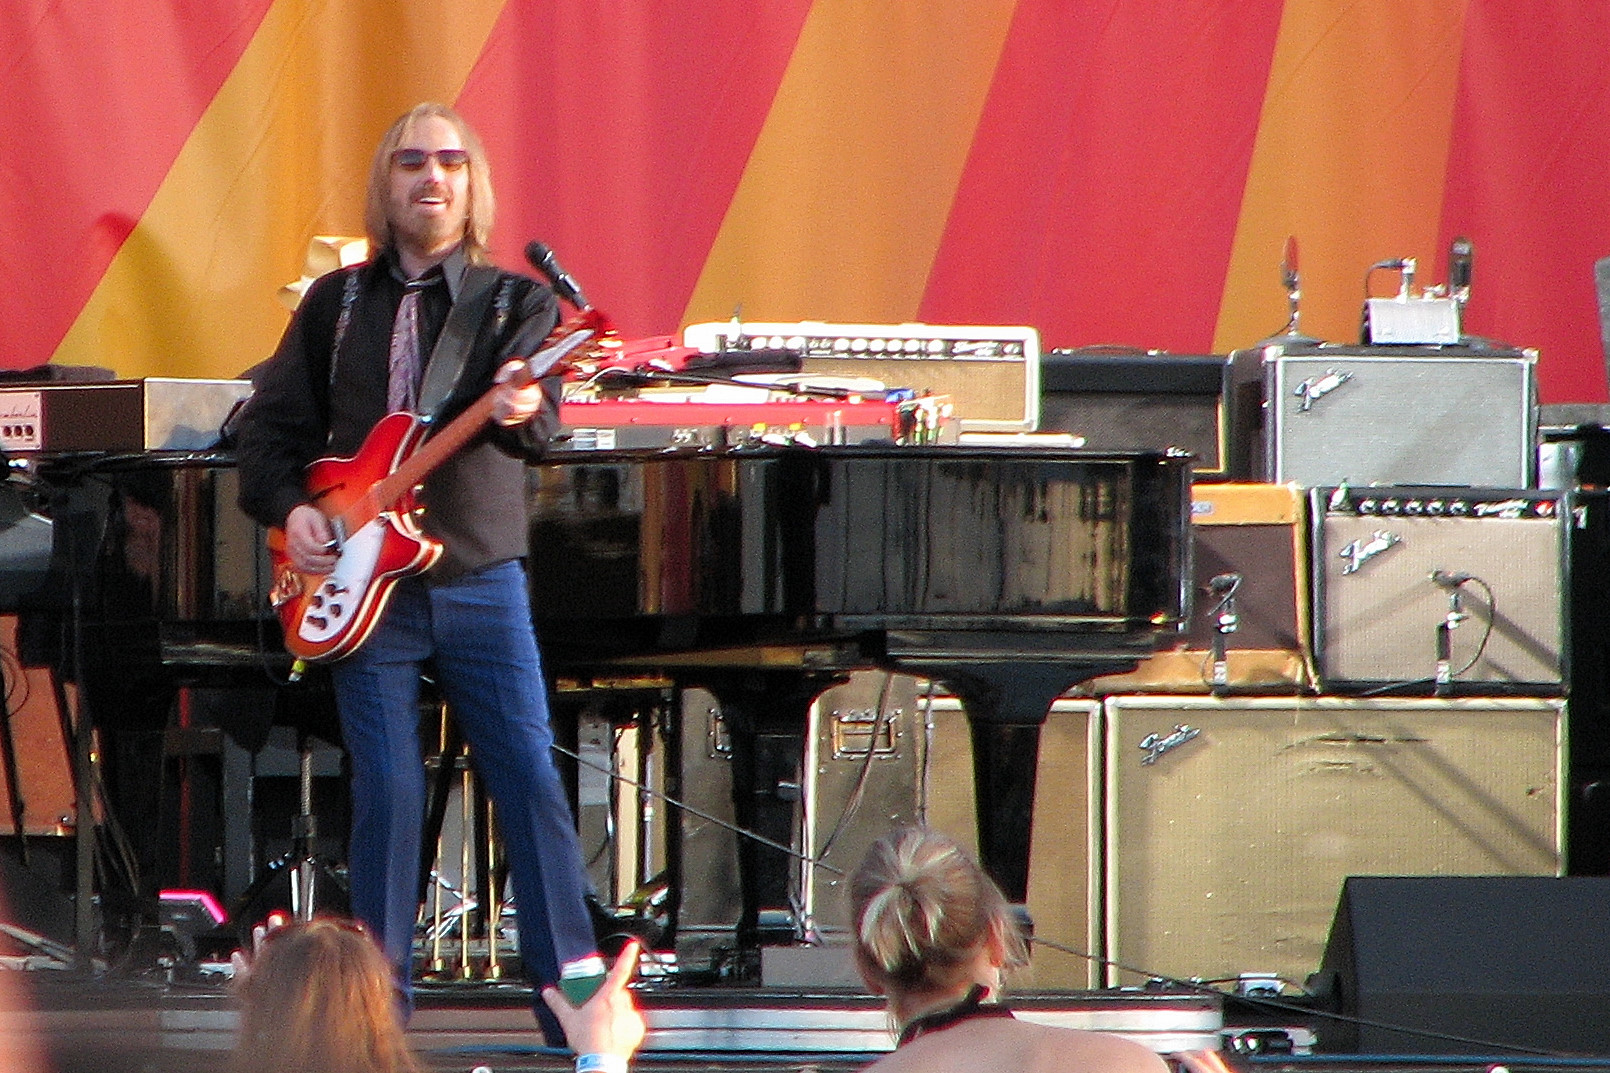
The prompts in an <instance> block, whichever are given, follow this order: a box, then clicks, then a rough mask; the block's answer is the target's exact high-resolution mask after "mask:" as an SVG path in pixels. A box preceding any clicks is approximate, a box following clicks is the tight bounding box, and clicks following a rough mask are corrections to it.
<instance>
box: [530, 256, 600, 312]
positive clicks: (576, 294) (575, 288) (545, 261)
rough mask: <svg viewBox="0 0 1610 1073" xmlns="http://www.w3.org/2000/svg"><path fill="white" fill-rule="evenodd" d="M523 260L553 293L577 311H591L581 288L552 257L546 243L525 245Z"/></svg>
mask: <svg viewBox="0 0 1610 1073" xmlns="http://www.w3.org/2000/svg"><path fill="white" fill-rule="evenodd" d="M525 259H526V260H527V261H530V262H531V267H532V268H535V269H536V270H537V271H538V272H541V273H542V274H543V276H544V277H546V279H547V280H548V282H549V283H551V284H552V285H553V292H554V293H555V294H557V295H558V296H559V297H561V298H563V299H564V300H565V301H567V302H569V303H570V304H571V305H573V306H575V307H576V308H577V309H591V308H592V303H591V302H589V301H587V299H586V297H585V296H583V295H582V293H581V286H580V284H578V283H577V282H576V280H575V277H573V276H572V275H571V274H570V273H569V272H566V271H565V270H564V268H563V266H561V265H560V264H559V258H557V257H555V256H554V255H553V250H551V249H549V247H548V244H547V243H546V242H537V241H535V240H533V241H531V242H528V243H526V247H525Z"/></svg>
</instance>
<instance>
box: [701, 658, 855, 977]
mask: <svg viewBox="0 0 1610 1073" xmlns="http://www.w3.org/2000/svg"><path fill="white" fill-rule="evenodd" d="M840 681H842V678H841V676H838V675H834V674H830V673H826V672H811V671H800V670H797V669H790V670H781V671H768V670H757V669H734V670H731V671H718V672H716V673H714V674H708V675H705V674H701V675H700V679H699V681H698V682H697V684H698V685H700V686H702V687H704V688H705V689H708V690H709V691H710V692H711V694H712V695H714V696H715V698H716V701H717V703H718V704H720V706H721V716H722V719H723V720H724V721H725V722H726V724H727V730H728V733H729V734H730V736H731V741H732V806H733V818H734V819H735V821H736V822H737V824H738V826H739V827H741V828H742V829H743V830H744V831H746V832H752V833H754V834H755V835H759V836H760V837H761V838H764V839H766V840H767V841H768V842H770V843H772V845H768V844H767V843H766V842H762V841H759V840H757V839H755V838H748V837H743V836H740V837H739V839H738V882H739V888H740V891H741V892H742V897H743V909H742V914H741V916H740V917H739V921H738V943H739V946H740V947H741V948H744V949H754V948H756V947H759V946H764V945H767V944H775V943H786V942H791V941H793V939H794V938H795V927H796V923H797V922H796V921H795V920H794V913H793V910H792V903H793V900H794V899H793V890H794V880H793V877H794V857H793V854H792V853H791V852H789V851H787V850H785V849H782V848H779V847H788V846H792V845H793V842H794V835H795V833H796V831H797V829H798V808H799V803H800V786H801V770H800V769H801V764H802V763H803V761H804V757H805V734H806V730H807V727H808V726H809V716H810V708H811V705H812V704H813V703H814V702H815V700H816V698H817V697H818V696H820V695H821V694H822V692H823V691H824V690H826V689H827V688H828V687H830V686H832V685H835V684H836V683H838V682H840ZM686 878H687V879H688V880H690V881H692V882H697V881H698V877H697V876H689V877H686Z"/></svg>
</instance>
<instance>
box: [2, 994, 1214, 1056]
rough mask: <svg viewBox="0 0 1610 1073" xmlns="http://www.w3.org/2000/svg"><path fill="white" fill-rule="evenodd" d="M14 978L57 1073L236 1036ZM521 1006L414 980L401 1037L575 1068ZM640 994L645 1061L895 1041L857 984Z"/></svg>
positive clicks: (136, 1004)
mask: <svg viewBox="0 0 1610 1073" xmlns="http://www.w3.org/2000/svg"><path fill="white" fill-rule="evenodd" d="M19 975H20V976H21V977H23V978H24V980H25V982H26V984H27V986H28V989H29V991H30V992H31V994H32V1000H33V1005H34V1010H33V1013H32V1015H31V1016H21V1015H11V1016H9V1017H7V1018H6V1019H5V1021H4V1022H3V1024H4V1025H5V1030H7V1031H10V1032H14V1033H24V1034H27V1035H29V1036H31V1037H32V1038H33V1039H34V1040H35V1041H37V1042H38V1043H40V1044H41V1045H43V1046H44V1047H45V1048H46V1049H47V1050H48V1051H49V1053H50V1054H51V1056H52V1058H53V1059H54V1063H55V1069H56V1073H78V1071H80V1070H82V1071H84V1073H90V1071H94V1073H156V1071H172V1073H192V1071H195V1073H201V1071H203V1070H205V1071H207V1073H216V1070H217V1068H218V1063H219V1060H220V1058H221V1056H222V1055H223V1054H224V1053H226V1052H227V1051H228V1050H229V1049H230V1048H231V1047H232V1046H233V1043H234V1035H235V1030H236V1026H237V1023H238V1018H237V1013H236V1010H235V1007H234V1004H233V1001H232V999H231V998H230V997H229V994H228V991H227V989H226V987H225V986H223V985H222V984H214V983H191V984H183V983H172V984H170V983H166V982H162V981H158V980H128V979H122V980H113V979H110V978H108V977H105V976H102V977H100V978H90V977H81V976H78V975H77V974H75V973H72V972H71V971H67V970H49V971H33V972H24V973H20V974H19ZM530 1001H531V992H530V990H529V988H527V987H524V986H523V985H516V984H494V983H485V982H478V983H465V984H435V985H423V986H421V987H420V988H419V989H418V991H417V992H416V1010H415V1013H414V1017H413V1019H412V1021H411V1022H410V1025H409V1037H410V1039H411V1041H412V1042H413V1045H414V1048H415V1050H416V1052H417V1053H418V1054H419V1055H420V1057H421V1058H422V1059H423V1061H424V1063H425V1065H426V1066H427V1068H429V1069H431V1070H433V1071H434V1070H443V1071H446V1070H459V1071H466V1073H467V1071H469V1070H472V1069H475V1068H476V1067H480V1066H484V1067H487V1068H488V1069H490V1070H492V1071H494V1073H510V1071H523V1070H567V1069H570V1068H572V1059H571V1057H570V1056H569V1055H568V1054H566V1053H564V1052H560V1051H556V1050H552V1049H549V1048H545V1047H543V1046H542V1045H541V1040H540V1038H539V1037H538V1036H537V1033H536V1027H535V1023H534V1021H533V1019H532V1015H531V1009H530ZM640 1003H641V1005H642V1007H643V1009H644V1012H645V1014H646V1016H647V1019H648V1021H649V1037H648V1039H647V1041H646V1042H645V1045H644V1048H643V1051H642V1052H641V1054H640V1055H639V1061H638V1063H637V1068H642V1069H667V1070H696V1069H721V1070H761V1069H764V1070H768V1071H774V1073H786V1071H790V1070H800V1071H804V1070H816V1071H829V1070H853V1069H859V1068H862V1067H864V1066H866V1065H867V1064H869V1063H870V1062H872V1061H873V1060H875V1059H876V1058H877V1057H878V1055H880V1054H882V1053H884V1052H886V1051H887V1050H889V1049H890V1048H891V1046H892V1039H891V1037H890V1034H889V1030H888V1023H887V1020H886V1018H885V1014H884V1010H883V1004H882V1002H881V1001H880V1000H878V999H876V998H874V997H872V996H870V995H865V994H860V993H849V992H827V991H822V992H816V993H811V992H805V991H784V990H779V989H776V988H726V987H707V988H690V987H679V988H667V989H664V990H644V991H642V992H640ZM1012 1004H1013V1007H1014V1009H1016V1010H1017V1011H1018V1012H1019V1015H1020V1016H1022V1017H1025V1018H1030V1019H1033V1020H1036V1021H1042V1022H1045V1023H1048V1024H1057V1025H1065V1026H1068V1027H1075V1028H1085V1029H1100V1030H1106V1031H1114V1032H1119V1033H1121V1034H1123V1035H1126V1036H1129V1037H1131V1038H1133V1039H1136V1040H1137V1041H1139V1042H1142V1043H1144V1044H1145V1045H1147V1046H1149V1047H1151V1048H1152V1049H1153V1050H1156V1051H1158V1052H1159V1053H1165V1054H1166V1053H1169V1052H1172V1051H1178V1050H1184V1049H1192V1048H1203V1047H1207V1048H1215V1047H1217V1046H1218V1045H1219V1042H1220V1028H1221V1026H1222V1014H1221V1010H1220V1004H1219V1002H1218V1001H1217V1000H1216V999H1214V998H1212V997H1210V996H1203V995H1188V994H1187V995H1179V994H1151V993H1140V992H1133V993H1127V992H1079V993H1046V992H1039V993H1035V994H1032V995H1019V996H1014V997H1013V1002H1012Z"/></svg>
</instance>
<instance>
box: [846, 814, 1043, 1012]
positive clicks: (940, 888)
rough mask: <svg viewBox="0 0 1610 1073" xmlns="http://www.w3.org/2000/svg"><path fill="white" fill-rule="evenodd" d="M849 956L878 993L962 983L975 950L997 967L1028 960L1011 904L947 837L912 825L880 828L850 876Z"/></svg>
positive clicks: (962, 985)
mask: <svg viewBox="0 0 1610 1073" xmlns="http://www.w3.org/2000/svg"><path fill="white" fill-rule="evenodd" d="M850 902H851V907H852V911H853V914H854V920H855V938H856V943H855V957H856V961H857V964H858V966H859V968H860V970H861V975H862V976H863V977H864V978H865V979H866V981H867V984H868V986H870V987H872V988H873V990H875V991H878V992H879V993H911V994H931V993H942V992H947V991H953V990H958V989H961V990H965V986H967V985H970V984H971V983H972V982H973V975H974V973H975V971H976V970H975V966H976V964H977V961H978V957H979V955H980V954H981V953H985V952H987V953H988V954H990V955H991V958H990V960H991V961H992V963H993V964H994V965H995V966H996V967H998V968H1003V969H1012V968H1017V967H1020V966H1022V965H1025V964H1027V963H1028V951H1027V949H1026V947H1025V944H1024V942H1023V936H1022V933H1021V932H1020V931H1019V929H1018V927H1017V924H1016V922H1015V921H1014V920H1013V917H1012V911H1011V907H1010V906H1009V905H1008V904H1007V901H1006V898H1005V896H1004V895H1002V894H1001V891H1000V888H999V887H997V886H996V885H995V883H994V881H993V880H991V879H990V877H989V876H987V875H986V874H985V873H984V870H983V869H982V868H980V867H979V865H978V863H977V862H976V861H974V860H973V858H972V857H971V856H969V855H968V853H967V851H965V850H964V849H962V848H961V847H960V846H958V845H957V844H956V843H955V842H954V841H952V840H951V839H950V838H948V837H946V836H945V835H942V834H940V833H938V832H937V831H930V830H926V829H924V828H919V827H906V828H901V829H899V830H896V831H892V832H890V833H889V834H887V835H884V836H883V837H882V838H880V839H879V840H878V841H877V842H875V843H873V845H872V848H871V849H869V850H868V851H867V855H866V859H865V860H864V861H862V863H861V866H860V867H859V868H858V869H856V872H855V875H854V876H853V877H851V879H850Z"/></svg>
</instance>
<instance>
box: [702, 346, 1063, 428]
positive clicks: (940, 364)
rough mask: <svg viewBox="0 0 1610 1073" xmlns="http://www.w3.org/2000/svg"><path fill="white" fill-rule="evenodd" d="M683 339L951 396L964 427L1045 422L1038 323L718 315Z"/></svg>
mask: <svg viewBox="0 0 1610 1073" xmlns="http://www.w3.org/2000/svg"><path fill="white" fill-rule="evenodd" d="M682 341H683V343H684V345H686V346H691V347H697V348H698V349H700V350H703V351H705V352H707V353H715V352H717V351H723V350H792V351H797V352H799V353H800V354H801V355H802V356H803V361H802V365H801V371H802V372H805V373H815V374H821V375H824V376H847V377H857V378H860V377H868V378H871V379H874V380H877V381H880V382H882V383H883V384H884V385H885V386H886V387H890V388H911V389H913V390H915V391H917V392H921V393H927V394H932V395H945V396H949V398H950V399H951V401H952V402H953V403H954V404H955V407H956V417H957V421H958V424H959V427H960V429H961V431H962V432H964V433H967V432H1033V431H1034V430H1035V429H1036V428H1037V427H1038V426H1039V422H1040V333H1039V332H1037V331H1035V330H1034V329H1033V328H1026V327H1002V326H985V327H961V326H955V325H948V324H946V325H940V324H824V323H822V322H821V321H798V322H794V323H765V324H739V323H735V322H731V321H718V322H717V321H712V322H706V323H703V324H690V325H688V326H687V327H686V328H685V329H683V332H682Z"/></svg>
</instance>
